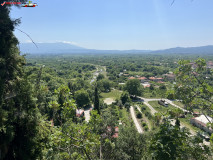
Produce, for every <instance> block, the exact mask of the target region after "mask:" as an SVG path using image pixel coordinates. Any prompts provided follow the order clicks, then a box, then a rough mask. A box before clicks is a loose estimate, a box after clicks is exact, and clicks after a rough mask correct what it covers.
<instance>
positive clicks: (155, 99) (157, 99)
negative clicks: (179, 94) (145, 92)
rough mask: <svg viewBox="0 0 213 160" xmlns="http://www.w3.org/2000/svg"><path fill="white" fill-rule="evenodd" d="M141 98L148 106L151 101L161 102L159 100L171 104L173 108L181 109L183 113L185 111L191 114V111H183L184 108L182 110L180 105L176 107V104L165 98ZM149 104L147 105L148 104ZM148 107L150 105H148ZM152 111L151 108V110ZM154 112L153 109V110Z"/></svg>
mask: <svg viewBox="0 0 213 160" xmlns="http://www.w3.org/2000/svg"><path fill="white" fill-rule="evenodd" d="M139 98H141V99H142V100H143V101H144V104H146V105H147V104H148V102H150V101H159V100H165V101H166V102H168V103H169V104H171V105H172V106H174V107H176V108H179V109H181V110H182V111H184V112H189V111H187V110H185V109H183V108H181V107H179V106H178V105H176V104H174V103H173V102H172V101H171V100H169V99H165V98H162V99H159V98H153V99H151V98H144V97H139ZM146 102H147V103H146ZM147 106H148V105H147ZM148 107H150V106H148ZM150 109H151V108H150ZM151 110H152V109H151Z"/></svg>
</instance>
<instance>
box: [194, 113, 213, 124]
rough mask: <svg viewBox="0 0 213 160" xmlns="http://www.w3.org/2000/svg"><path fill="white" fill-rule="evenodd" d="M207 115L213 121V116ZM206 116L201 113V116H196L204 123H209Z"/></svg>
mask: <svg viewBox="0 0 213 160" xmlns="http://www.w3.org/2000/svg"><path fill="white" fill-rule="evenodd" d="M206 117H207V118H208V119H209V121H210V122H213V119H212V118H211V117H209V116H206ZM206 117H205V116H204V115H201V116H199V117H196V118H195V119H196V120H198V121H200V122H202V123H204V124H207V123H209V121H208V119H207V118H206Z"/></svg>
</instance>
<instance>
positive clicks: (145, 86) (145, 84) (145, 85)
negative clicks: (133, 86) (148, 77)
mask: <svg viewBox="0 0 213 160" xmlns="http://www.w3.org/2000/svg"><path fill="white" fill-rule="evenodd" d="M142 85H143V87H144V88H147V87H148V88H149V87H150V86H151V85H150V84H149V83H142Z"/></svg>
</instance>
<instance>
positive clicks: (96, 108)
mask: <svg viewBox="0 0 213 160" xmlns="http://www.w3.org/2000/svg"><path fill="white" fill-rule="evenodd" d="M94 109H95V110H97V111H98V114H100V104H99V95H98V88H97V85H96V86H95V99H94Z"/></svg>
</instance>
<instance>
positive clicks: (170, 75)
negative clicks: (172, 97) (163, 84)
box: [164, 73, 176, 81]
mask: <svg viewBox="0 0 213 160" xmlns="http://www.w3.org/2000/svg"><path fill="white" fill-rule="evenodd" d="M164 76H165V77H166V79H167V80H168V81H174V80H175V77H176V76H175V75H174V74H172V73H170V74H164Z"/></svg>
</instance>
